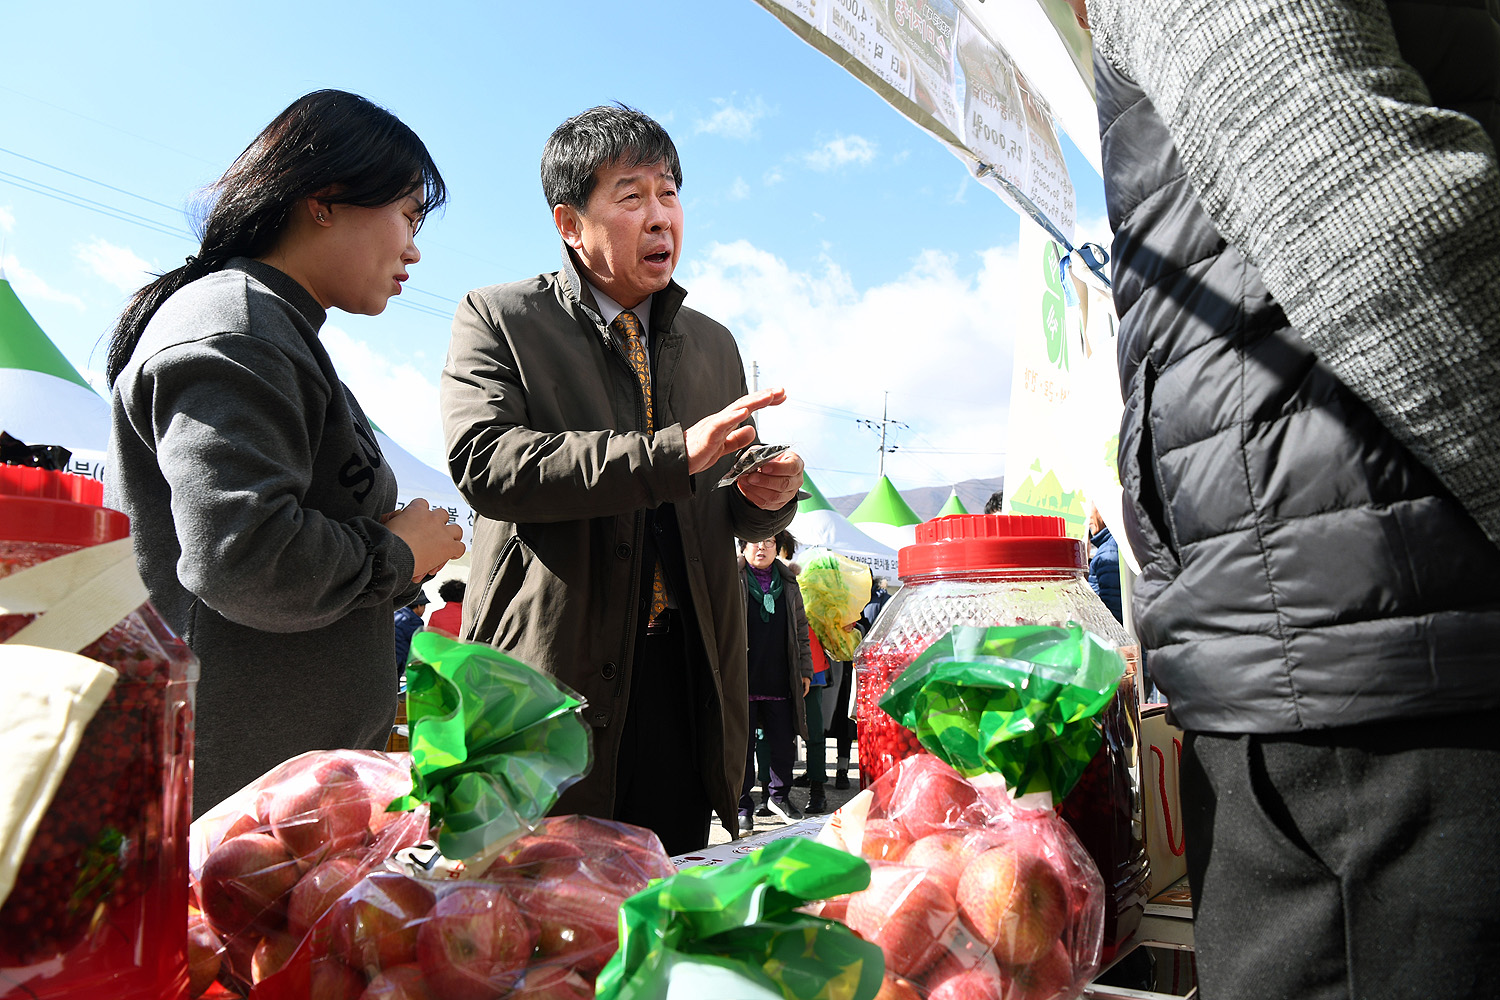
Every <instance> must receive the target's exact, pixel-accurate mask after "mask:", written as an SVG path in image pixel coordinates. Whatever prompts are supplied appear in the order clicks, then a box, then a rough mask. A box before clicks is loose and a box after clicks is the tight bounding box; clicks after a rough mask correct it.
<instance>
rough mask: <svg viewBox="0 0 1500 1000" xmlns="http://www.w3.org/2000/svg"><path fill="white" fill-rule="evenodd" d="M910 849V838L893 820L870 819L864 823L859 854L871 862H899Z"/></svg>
mask: <svg viewBox="0 0 1500 1000" xmlns="http://www.w3.org/2000/svg"><path fill="white" fill-rule="evenodd" d="M910 849H911V837H909V836H908V835H907V833H906V829H905V828H904V827H903V826H902V825H901V824H900V823H898V822H896V821H895V820H889V819H872V820H868V821H867V822H866V823H865V836H864V839H863V840H861V841H860V844H859V853H860V855H861V856H863V857H866V858H869V859H870V860H871V861H900V860H901V859H902V858H903V857H905V856H906V852H907V851H908V850H910Z"/></svg>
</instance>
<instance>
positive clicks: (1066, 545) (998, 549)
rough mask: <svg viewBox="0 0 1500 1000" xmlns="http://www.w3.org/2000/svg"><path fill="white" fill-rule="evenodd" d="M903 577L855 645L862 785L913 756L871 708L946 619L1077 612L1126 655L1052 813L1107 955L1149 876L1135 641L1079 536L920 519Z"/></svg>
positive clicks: (1046, 620) (1139, 903) (1007, 620)
mask: <svg viewBox="0 0 1500 1000" xmlns="http://www.w3.org/2000/svg"><path fill="white" fill-rule="evenodd" d="M898 558H899V567H900V570H899V573H900V577H901V582H902V587H901V589H900V590H899V591H898V592H897V593H896V595H895V596H894V597H893V598H891V600H890V602H889V603H887V604H886V606H885V609H884V610H883V611H882V612H881V614H880V617H879V619H877V620H876V622H875V623H874V626H873V627H872V628H871V630H870V633H869V635H867V636H865V639H864V642H863V643H861V644H860V647H859V649H858V650H857V651H856V652H855V654H854V662H855V669H856V670H857V671H858V674H857V677H858V688H857V695H856V708H855V716H856V719H857V722H858V727H859V728H858V734H859V735H858V741H859V769H860V781H861V783H862V785H864V786H868V785H869V784H870V783H872V782H873V781H875V779H877V778H879V777H880V776H881V775H882V774H884V773H885V772H886V771H887V770H889V769H890V768H891V767H892V766H894V765H895V764H896V762H897V761H900V760H903V759H905V758H906V757H909V756H911V755H912V754H916V753H922V752H925V751H923V750H922V748H921V745H920V744H918V743H917V739H916V736H915V735H914V734H913V733H912V732H911V731H910V730H908V729H906V728H905V727H903V726H901V725H900V724H898V723H897V722H896V721H895V720H894V719H892V718H891V717H890V716H888V715H886V714H885V712H884V711H883V710H881V708H880V704H879V703H880V699H881V697H883V696H884V695H885V692H886V690H887V689H888V688H889V687H890V685H891V682H892V681H894V680H895V679H896V678H897V677H898V676H900V674H901V672H902V671H903V670H905V669H906V667H907V666H908V665H910V664H911V662H912V661H913V660H915V659H916V658H917V657H918V656H919V655H921V653H922V652H923V650H925V649H926V648H927V647H928V646H929V645H931V644H932V642H933V641H934V640H936V639H938V638H939V637H941V636H943V635H944V634H946V633H947V632H948V631H949V630H950V629H952V628H953V627H954V626H955V625H973V626H979V627H989V626H998V625H1065V624H1067V623H1068V622H1070V621H1071V622H1077V623H1078V624H1080V625H1082V626H1083V627H1084V628H1086V629H1088V630H1089V631H1090V632H1092V633H1094V634H1095V635H1097V636H1099V637H1100V638H1101V639H1104V640H1105V641H1106V642H1109V643H1112V644H1114V645H1115V646H1116V647H1117V648H1119V649H1120V651H1121V653H1122V654H1123V655H1124V656H1125V658H1126V662H1127V665H1128V671H1127V674H1126V677H1125V678H1124V679H1123V680H1122V681H1121V683H1120V688H1119V691H1118V693H1117V694H1116V696H1115V698H1114V700H1113V701H1111V702H1110V704H1109V705H1108V706H1107V707H1106V708H1105V710H1104V711H1103V712H1102V713H1101V714H1100V717H1099V725H1100V729H1101V734H1102V736H1103V744H1102V745H1101V747H1100V749H1099V751H1098V753H1097V754H1095V756H1094V759H1093V760H1092V761H1090V763H1089V766H1088V768H1087V769H1086V770H1085V772H1084V774H1083V777H1082V778H1080V779H1079V782H1078V785H1077V787H1075V788H1074V789H1073V791H1072V792H1071V793H1070V794H1069V795H1068V797H1067V799H1066V800H1064V802H1063V803H1062V806H1061V814H1062V816H1063V818H1064V819H1066V820H1067V821H1068V823H1069V824H1070V825H1071V826H1072V827H1073V829H1074V831H1075V832H1076V833H1077V834H1078V838H1079V840H1080V841H1082V842H1083V845H1084V847H1085V848H1087V850H1088V852H1089V854H1090V856H1092V857H1093V859H1094V861H1095V863H1096V864H1098V866H1099V871H1100V873H1101V874H1102V875H1103V877H1104V882H1105V886H1106V888H1107V889H1108V890H1109V895H1110V897H1111V906H1109V907H1107V908H1106V913H1105V930H1104V943H1105V949H1106V954H1107V955H1108V954H1112V950H1113V948H1114V946H1116V945H1118V944H1119V942H1120V941H1123V940H1124V939H1125V938H1126V937H1128V936H1129V934H1130V933H1131V932H1132V931H1133V930H1134V929H1135V928H1136V926H1137V925H1138V924H1139V923H1140V918H1141V914H1142V912H1143V908H1144V905H1145V893H1146V882H1147V876H1148V875H1149V869H1148V863H1147V859H1146V846H1145V841H1144V838H1143V834H1144V830H1145V824H1144V819H1143V816H1142V813H1141V795H1140V759H1139V753H1138V747H1139V734H1140V706H1139V694H1138V692H1137V690H1136V670H1135V666H1136V660H1137V659H1138V647H1137V646H1136V643H1135V640H1134V639H1132V638H1131V637H1130V634H1129V633H1128V632H1126V631H1125V630H1124V628H1122V627H1121V625H1120V623H1119V622H1117V621H1116V620H1115V617H1114V615H1112V614H1110V611H1109V609H1108V608H1106V607H1105V606H1104V602H1102V601H1101V600H1099V597H1098V595H1096V594H1095V593H1094V591H1093V589H1092V588H1091V587H1090V586H1089V583H1088V562H1087V560H1086V558H1085V556H1084V548H1083V542H1081V541H1079V540H1078V539H1075V538H1068V537H1067V536H1066V534H1065V523H1064V521H1063V519H1062V518H1060V517H1029V516H1019V515H984V514H959V515H954V516H952V517H944V518H939V519H937V520H935V521H928V522H926V523H925V524H921V525H918V527H917V539H916V544H915V545H911V546H907V547H906V548H903V549H902V550H901V551H900V553H899V554H898Z"/></svg>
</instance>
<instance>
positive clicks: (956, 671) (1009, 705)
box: [880, 625, 1125, 801]
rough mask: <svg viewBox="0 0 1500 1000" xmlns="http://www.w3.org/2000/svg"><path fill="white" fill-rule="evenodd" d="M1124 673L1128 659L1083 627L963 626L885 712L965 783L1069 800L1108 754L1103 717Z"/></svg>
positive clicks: (890, 696)
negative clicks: (985, 782)
mask: <svg viewBox="0 0 1500 1000" xmlns="http://www.w3.org/2000/svg"><path fill="white" fill-rule="evenodd" d="M1124 673H1125V660H1124V658H1123V657H1122V656H1120V654H1119V653H1118V652H1117V651H1116V650H1115V649H1114V648H1113V647H1112V646H1109V645H1106V644H1105V643H1104V642H1103V641H1102V640H1100V639H1099V638H1097V637H1095V636H1094V635H1092V634H1091V633H1088V632H1085V631H1084V630H1083V629H1082V628H1080V627H1079V626H1077V625H1069V626H1067V627H1065V628H1055V627H1051V626H1044V625H1018V626H1011V627H994V628H975V627H973V626H968V625H960V626H956V627H955V628H954V629H953V630H952V631H950V632H949V633H948V634H947V635H945V636H943V637H942V638H940V639H938V640H937V641H936V642H934V643H933V644H932V645H931V646H928V647H927V649H926V650H925V651H924V652H923V653H922V655H921V656H918V657H917V658H916V659H915V660H913V661H912V663H911V665H910V666H908V667H907V668H906V669H905V670H904V671H903V672H902V673H901V676H899V677H897V678H896V680H895V681H893V682H892V684H891V686H890V689H889V690H887V691H886V693H885V696H884V697H882V698H881V699H880V707H881V708H882V709H884V710H885V712H886V714H888V715H889V716H890V717H891V718H893V719H895V720H896V721H897V722H899V723H901V725H903V726H905V727H906V728H908V729H910V730H911V731H912V732H913V733H915V734H916V737H917V739H918V740H919V741H920V742H921V744H922V746H923V747H925V748H926V749H927V750H928V751H929V752H931V753H932V754H934V755H935V756H937V757H939V758H941V759H942V760H944V761H946V762H947V763H948V764H949V765H950V766H952V768H953V769H954V770H955V771H957V772H958V773H959V774H961V775H963V776H964V777H966V778H972V777H974V776H976V775H979V774H984V773H997V774H1000V775H1001V776H1003V777H1004V778H1005V782H1006V784H1007V785H1009V786H1010V788H1011V790H1012V791H1013V792H1014V793H1015V794H1016V795H1024V794H1028V793H1031V792H1040V791H1047V790H1050V791H1051V792H1052V794H1053V798H1054V799H1055V800H1057V801H1062V799H1063V797H1064V796H1065V795H1067V794H1068V792H1069V791H1071V790H1072V788H1073V786H1074V785H1075V784H1077V782H1078V779H1079V777H1081V776H1082V774H1083V770H1084V768H1086V767H1087V766H1088V763H1089V761H1090V760H1091V759H1093V756H1094V753H1095V752H1096V751H1097V750H1098V749H1099V744H1100V741H1101V739H1102V737H1101V736H1100V734H1099V727H1098V725H1097V723H1096V720H1095V716H1097V715H1098V714H1099V712H1100V711H1102V710H1103V708H1104V706H1106V705H1108V704H1109V700H1110V699H1111V698H1113V697H1114V695H1115V689H1116V688H1117V687H1118V686H1119V684H1120V678H1121V677H1123V676H1124Z"/></svg>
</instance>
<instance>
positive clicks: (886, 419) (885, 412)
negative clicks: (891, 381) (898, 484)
mask: <svg viewBox="0 0 1500 1000" xmlns="http://www.w3.org/2000/svg"><path fill="white" fill-rule="evenodd" d="M890 422H891V390H889V389H887V390H886V391H885V403H884V405H882V406H881V408H880V477H881V478H882V479H884V478H885V428H886V425H887V424H889V423H890Z"/></svg>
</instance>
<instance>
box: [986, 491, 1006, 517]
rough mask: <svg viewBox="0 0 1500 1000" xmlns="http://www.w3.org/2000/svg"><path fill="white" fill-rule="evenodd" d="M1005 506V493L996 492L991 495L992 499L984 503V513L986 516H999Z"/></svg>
mask: <svg viewBox="0 0 1500 1000" xmlns="http://www.w3.org/2000/svg"><path fill="white" fill-rule="evenodd" d="M1004 505H1005V491H1004V490H996V491H995V492H993V493H991V494H990V498H989V499H988V500H986V501H985V502H984V512H985V513H986V514H998V513H1000V508H1001V507H1003V506H1004Z"/></svg>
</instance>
